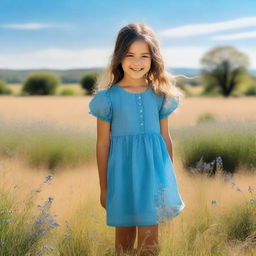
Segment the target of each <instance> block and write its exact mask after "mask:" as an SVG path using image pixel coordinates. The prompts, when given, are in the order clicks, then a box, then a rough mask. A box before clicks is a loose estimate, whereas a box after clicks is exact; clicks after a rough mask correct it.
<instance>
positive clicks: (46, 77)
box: [22, 72, 60, 95]
mask: <svg viewBox="0 0 256 256" xmlns="http://www.w3.org/2000/svg"><path fill="white" fill-rule="evenodd" d="M59 84H60V80H59V77H58V76H57V75H55V74H54V73H50V72H38V73H33V74H31V75H30V76H29V77H28V78H27V80H26V81H25V82H24V84H23V87H22V92H25V93H27V94H29V95H54V94H55V92H56V89H57V86H58V85H59Z"/></svg>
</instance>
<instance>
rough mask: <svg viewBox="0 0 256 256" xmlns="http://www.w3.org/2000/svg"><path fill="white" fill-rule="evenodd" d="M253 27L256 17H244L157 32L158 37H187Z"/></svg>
mask: <svg viewBox="0 0 256 256" xmlns="http://www.w3.org/2000/svg"><path fill="white" fill-rule="evenodd" d="M255 26H256V17H246V18H240V19H234V20H229V21H223V22H215V23H205V24H193V25H186V26H179V27H175V28H171V29H165V30H162V31H160V32H158V34H159V36H160V37H173V38H175V37H189V36H196V35H205V34H211V33H215V32H219V31H225V30H230V29H239V28H246V27H255Z"/></svg>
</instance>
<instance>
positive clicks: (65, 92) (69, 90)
mask: <svg viewBox="0 0 256 256" xmlns="http://www.w3.org/2000/svg"><path fill="white" fill-rule="evenodd" d="M74 94H75V92H74V90H73V89H72V88H65V89H63V90H62V91H61V93H60V95H62V96H68V95H74Z"/></svg>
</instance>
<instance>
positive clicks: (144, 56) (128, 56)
mask: <svg viewBox="0 0 256 256" xmlns="http://www.w3.org/2000/svg"><path fill="white" fill-rule="evenodd" d="M126 57H133V56H132V55H126ZM142 57H143V58H149V56H142Z"/></svg>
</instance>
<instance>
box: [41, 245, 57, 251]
mask: <svg viewBox="0 0 256 256" xmlns="http://www.w3.org/2000/svg"><path fill="white" fill-rule="evenodd" d="M43 248H44V249H47V250H49V251H54V250H56V249H55V248H53V247H50V246H48V245H44V246H43Z"/></svg>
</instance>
